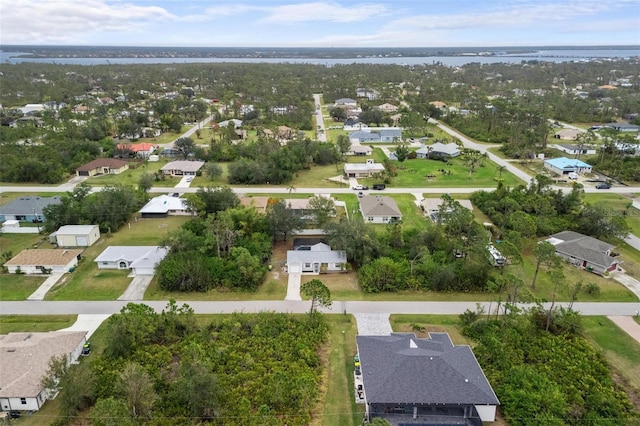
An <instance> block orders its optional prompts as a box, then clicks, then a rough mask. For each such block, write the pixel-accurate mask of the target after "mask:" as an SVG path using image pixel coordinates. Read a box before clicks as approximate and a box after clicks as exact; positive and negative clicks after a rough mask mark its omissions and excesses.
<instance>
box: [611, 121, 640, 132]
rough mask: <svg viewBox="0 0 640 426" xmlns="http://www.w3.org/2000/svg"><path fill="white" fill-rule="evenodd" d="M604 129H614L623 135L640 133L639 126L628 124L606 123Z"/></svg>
mask: <svg viewBox="0 0 640 426" xmlns="http://www.w3.org/2000/svg"><path fill="white" fill-rule="evenodd" d="M604 127H608V128H610V129H614V130H617V131H619V132H624V133H638V132H639V131H640V126H638V125H637V124H629V123H607V124H604Z"/></svg>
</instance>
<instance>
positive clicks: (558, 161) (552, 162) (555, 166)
mask: <svg viewBox="0 0 640 426" xmlns="http://www.w3.org/2000/svg"><path fill="white" fill-rule="evenodd" d="M544 168H545V169H547V170H550V171H552V172H553V173H555V174H557V175H560V176H562V175H568V174H570V173H577V174H579V175H581V174H585V173H591V171H592V170H593V167H592V166H591V165H590V164H587V163H585V162H584V161H580V160H578V159H575V158H567V157H559V158H552V159H549V160H545V161H544Z"/></svg>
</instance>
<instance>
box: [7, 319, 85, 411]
mask: <svg viewBox="0 0 640 426" xmlns="http://www.w3.org/2000/svg"><path fill="white" fill-rule="evenodd" d="M85 342H86V332H85V331H50V332H48V333H9V334H5V335H0V365H1V366H2V368H0V407H2V411H30V412H33V411H37V410H39V409H40V407H42V405H43V404H44V403H45V401H46V400H47V399H50V398H51V397H52V396H53V395H49V392H47V391H46V390H45V389H43V388H42V385H41V384H40V381H41V380H42V378H43V377H44V375H45V374H46V373H47V370H48V369H49V360H50V359H51V358H52V357H54V356H56V357H59V356H61V355H64V356H65V357H66V358H67V362H68V363H72V362H76V361H77V360H78V357H79V356H80V354H81V353H82V347H83V346H84V344H85Z"/></svg>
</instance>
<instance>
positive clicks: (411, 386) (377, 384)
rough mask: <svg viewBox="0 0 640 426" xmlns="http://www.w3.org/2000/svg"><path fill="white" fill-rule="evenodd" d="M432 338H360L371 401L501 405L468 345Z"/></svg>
mask: <svg viewBox="0 0 640 426" xmlns="http://www.w3.org/2000/svg"><path fill="white" fill-rule="evenodd" d="M429 336H430V338H429V339H418V338H416V336H415V334H412V333H392V334H391V335H390V336H357V337H356V341H357V344H358V354H359V356H360V363H361V369H362V379H363V383H364V391H365V395H366V400H367V403H369V404H371V403H402V404H488V405H498V404H500V402H499V401H498V398H497V397H496V394H495V393H494V392H493V389H492V388H491V385H490V384H489V381H488V380H487V378H486V376H485V375H484V372H483V371H482V368H480V365H479V364H478V361H477V360H476V357H475V356H474V354H473V352H472V351H471V348H470V347H469V346H462V345H457V346H454V345H453V343H452V342H451V339H450V338H449V335H448V334H447V333H429Z"/></svg>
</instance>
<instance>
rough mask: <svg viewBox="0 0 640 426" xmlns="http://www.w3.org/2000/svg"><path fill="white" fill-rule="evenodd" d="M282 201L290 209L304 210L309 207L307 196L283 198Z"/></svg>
mask: <svg viewBox="0 0 640 426" xmlns="http://www.w3.org/2000/svg"><path fill="white" fill-rule="evenodd" d="M282 201H284V203H285V204H286V205H287V206H288V207H289V208H291V209H294V210H304V209H310V208H311V207H309V198H285V199H283V200H282Z"/></svg>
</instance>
